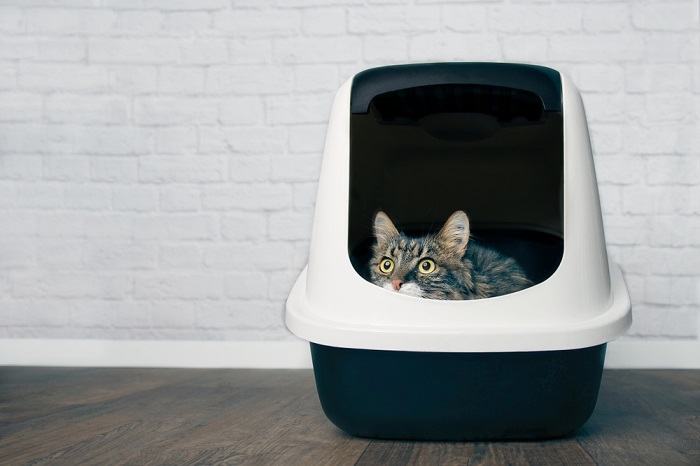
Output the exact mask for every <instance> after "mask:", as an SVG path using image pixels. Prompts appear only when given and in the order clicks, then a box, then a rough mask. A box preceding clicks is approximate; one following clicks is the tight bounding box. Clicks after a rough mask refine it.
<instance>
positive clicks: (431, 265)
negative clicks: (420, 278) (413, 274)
mask: <svg viewBox="0 0 700 466" xmlns="http://www.w3.org/2000/svg"><path fill="white" fill-rule="evenodd" d="M418 271H419V272H420V273H422V274H429V273H433V272H435V261H433V260H432V259H423V260H422V261H420V262H419V263H418Z"/></svg>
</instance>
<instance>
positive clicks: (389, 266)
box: [379, 257, 394, 275]
mask: <svg viewBox="0 0 700 466" xmlns="http://www.w3.org/2000/svg"><path fill="white" fill-rule="evenodd" d="M392 270H394V261H393V260H391V259H389V258H388V257H385V258H383V259H382V260H381V261H379V271H380V272H381V273H383V274H386V275H389V274H390V273H391V271H392Z"/></svg>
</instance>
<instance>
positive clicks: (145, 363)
mask: <svg viewBox="0 0 700 466" xmlns="http://www.w3.org/2000/svg"><path fill="white" fill-rule="evenodd" d="M0 365H15V366H80V367H89V366H95V367H196V368H221V367H227V368H286V369H298V368H309V367H311V358H310V355H309V346H308V344H307V343H306V342H303V341H299V340H291V341H172V340H171V341H134V340H52V339H39V340H36V339H4V340H3V339H0ZM605 366H606V367H608V368H636V369H652V368H654V369H656V368H669V369H670V368H673V369H700V341H698V340H675V341H668V340H667V341H632V340H622V341H616V342H612V343H610V344H609V345H608V351H607V357H606V360H605Z"/></svg>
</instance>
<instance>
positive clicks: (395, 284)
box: [391, 280, 403, 291]
mask: <svg viewBox="0 0 700 466" xmlns="http://www.w3.org/2000/svg"><path fill="white" fill-rule="evenodd" d="M401 285H403V281H401V280H392V281H391V286H393V287H394V291H399V290H400V289H401Z"/></svg>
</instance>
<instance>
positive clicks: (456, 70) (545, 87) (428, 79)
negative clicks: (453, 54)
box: [350, 63, 562, 113]
mask: <svg viewBox="0 0 700 466" xmlns="http://www.w3.org/2000/svg"><path fill="white" fill-rule="evenodd" d="M436 84H472V85H487V86H498V87H504V88H511V89H518V90H523V91H528V92H531V93H534V94H536V95H537V96H538V97H539V98H540V99H542V104H543V107H544V110H545V111H554V112H560V111H561V106H562V105H561V78H560V77H559V73H558V72H556V71H554V70H553V69H550V68H545V67H543V66H536V65H519V64H511V63H425V64H416V65H396V66H384V67H380V68H372V69H369V70H366V71H363V72H361V73H358V74H357V76H355V78H354V79H353V83H352V95H351V97H350V108H351V111H352V113H367V112H368V110H369V105H370V102H372V99H374V98H375V97H376V96H378V95H380V94H384V93H386V92H390V91H396V90H399V89H407V88H412V87H419V86H429V85H436Z"/></svg>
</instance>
